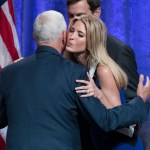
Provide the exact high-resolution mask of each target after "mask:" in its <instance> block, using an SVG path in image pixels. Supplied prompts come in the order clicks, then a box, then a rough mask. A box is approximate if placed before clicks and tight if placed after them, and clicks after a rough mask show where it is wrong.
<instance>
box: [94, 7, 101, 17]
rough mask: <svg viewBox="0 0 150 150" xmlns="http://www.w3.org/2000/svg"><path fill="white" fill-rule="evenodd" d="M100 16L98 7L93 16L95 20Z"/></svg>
mask: <svg viewBox="0 0 150 150" xmlns="http://www.w3.org/2000/svg"><path fill="white" fill-rule="evenodd" d="M100 15H101V8H100V7H98V8H97V9H96V10H95V11H94V16H95V17H97V18H99V17H100Z"/></svg>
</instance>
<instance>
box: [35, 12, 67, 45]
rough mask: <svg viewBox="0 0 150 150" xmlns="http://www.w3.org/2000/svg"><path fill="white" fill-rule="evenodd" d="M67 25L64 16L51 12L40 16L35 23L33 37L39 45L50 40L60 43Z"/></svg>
mask: <svg viewBox="0 0 150 150" xmlns="http://www.w3.org/2000/svg"><path fill="white" fill-rule="evenodd" d="M66 28H67V25H66V22H65V19H64V17H63V15H62V14H61V13H59V12H57V11H54V10H50V11H45V12H43V13H41V14H39V15H38V16H37V18H36V20H35V22H34V26H33V35H34V38H35V40H36V42H37V43H39V42H46V41H48V40H52V41H58V40H59V39H60V38H61V35H62V32H63V31H66Z"/></svg>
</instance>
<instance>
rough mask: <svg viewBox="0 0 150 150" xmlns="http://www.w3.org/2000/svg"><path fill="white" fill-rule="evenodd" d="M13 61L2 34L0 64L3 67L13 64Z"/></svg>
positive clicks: (0, 39)
mask: <svg viewBox="0 0 150 150" xmlns="http://www.w3.org/2000/svg"><path fill="white" fill-rule="evenodd" d="M12 62H13V61H12V58H11V56H10V54H9V52H8V50H7V48H6V45H5V43H4V42H3V40H2V37H1V35H0V65H1V67H2V68H3V67H5V66H6V65H9V64H11V63H12Z"/></svg>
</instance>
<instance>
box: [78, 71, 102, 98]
mask: <svg viewBox="0 0 150 150" xmlns="http://www.w3.org/2000/svg"><path fill="white" fill-rule="evenodd" d="M87 76H88V79H89V81H86V80H76V82H78V83H83V84H85V85H83V86H80V87H76V88H75V90H76V92H77V93H81V94H82V95H81V97H89V96H94V97H97V95H98V94H97V92H98V90H100V89H99V88H98V87H97V86H96V85H95V82H94V80H93V79H92V78H91V77H90V75H89V73H88V72H87Z"/></svg>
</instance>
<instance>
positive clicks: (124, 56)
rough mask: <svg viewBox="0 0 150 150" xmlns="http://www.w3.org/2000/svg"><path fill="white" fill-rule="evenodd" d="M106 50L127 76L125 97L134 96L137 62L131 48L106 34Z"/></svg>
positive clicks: (136, 83)
mask: <svg viewBox="0 0 150 150" xmlns="http://www.w3.org/2000/svg"><path fill="white" fill-rule="evenodd" d="M107 51H108V54H109V55H110V57H111V58H112V59H113V60H114V61H115V62H116V63H117V64H118V65H120V67H121V68H122V69H123V70H124V71H125V73H126V74H127V76H128V86H127V89H126V91H125V98H126V99H128V100H130V99H132V98H134V97H136V90H137V85H138V81H139V74H138V72H137V64H136V59H135V53H134V51H133V49H132V48H131V47H130V46H129V45H127V44H125V43H123V42H122V41H120V40H118V39H117V38H115V37H113V36H111V35H108V37H107Z"/></svg>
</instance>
